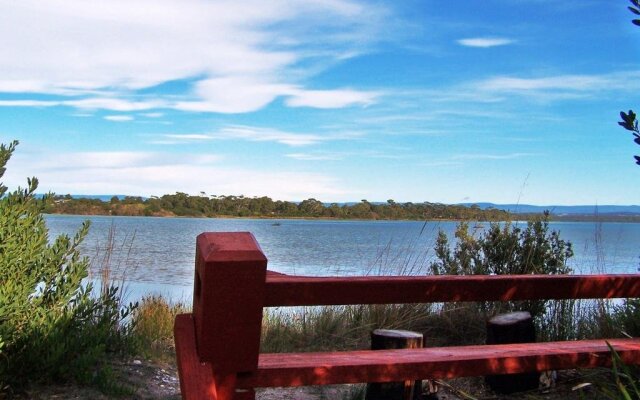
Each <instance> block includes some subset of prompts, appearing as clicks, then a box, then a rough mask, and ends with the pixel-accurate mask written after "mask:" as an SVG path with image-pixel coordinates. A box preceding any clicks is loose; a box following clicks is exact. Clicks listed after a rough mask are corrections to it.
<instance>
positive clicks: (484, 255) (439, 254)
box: [431, 213, 573, 317]
mask: <svg viewBox="0 0 640 400" xmlns="http://www.w3.org/2000/svg"><path fill="white" fill-rule="evenodd" d="M455 238H456V243H455V246H453V248H452V247H451V246H450V245H449V239H448V238H447V235H446V234H445V233H444V232H442V231H440V233H439V234H438V238H437V240H436V246H435V255H436V260H435V261H434V262H432V264H431V271H432V272H433V273H434V274H435V275H514V274H519V275H526V274H567V273H569V272H571V269H570V268H569V267H568V266H567V260H568V259H569V258H571V257H572V256H573V249H572V246H571V243H569V242H567V241H565V240H562V239H560V234H559V233H558V232H557V231H551V232H550V231H549V222H548V213H545V215H544V216H543V217H542V218H540V219H538V220H534V221H530V222H528V223H527V226H526V227H524V228H521V227H519V226H517V224H513V223H511V222H507V223H503V224H499V223H495V222H494V223H491V225H490V226H489V228H488V229H487V230H485V231H483V232H480V233H479V234H478V235H476V234H474V233H471V232H469V224H468V223H466V222H463V223H460V224H459V225H458V227H457V229H456V232H455ZM547 303H548V302H545V301H534V302H510V303H507V304H497V305H494V306H493V307H496V306H497V307H500V308H502V309H498V310H496V309H490V310H489V311H491V312H496V311H512V310H525V311H529V312H531V314H532V315H534V316H536V317H540V316H542V315H543V314H544V312H545V310H546V305H547ZM486 306H487V305H484V308H485V310H487V308H486ZM503 307H504V308H503Z"/></svg>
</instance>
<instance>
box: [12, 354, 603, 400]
mask: <svg viewBox="0 0 640 400" xmlns="http://www.w3.org/2000/svg"><path fill="white" fill-rule="evenodd" d="M113 370H114V373H115V374H116V376H119V377H120V378H119V383H120V385H121V386H122V387H123V388H125V393H122V394H120V395H111V396H108V395H105V394H103V393H101V392H100V391H98V390H96V389H91V388H83V387H78V386H74V385H47V386H34V387H32V388H30V389H29V390H28V391H27V392H26V393H23V394H22V395H21V396H19V397H18V398H20V399H76V400H89V399H95V400H107V399H134V400H178V399H180V398H181V397H180V382H179V380H178V374H177V370H176V367H175V365H172V364H171V363H152V362H148V361H143V360H138V359H133V360H130V361H128V362H117V363H114V364H113ZM604 373H605V372H604V371H598V370H595V371H585V372H581V373H579V372H576V371H563V372H561V373H559V374H553V375H552V374H547V376H543V378H542V380H541V383H542V384H541V386H547V387H546V388H545V389H538V390H533V391H530V392H524V393H518V394H514V395H508V396H507V395H498V394H495V393H493V392H491V390H489V389H488V388H487V387H486V385H485V383H484V379H483V378H461V379H454V380H449V381H446V382H438V383H437V384H436V386H437V392H436V393H435V394H432V395H431V396H424V397H423V398H424V399H425V400H461V399H467V400H472V399H478V400H480V399H482V400H498V399H505V400H515V399H540V400H542V399H544V400H560V399H562V400H570V399H597V398H600V397H599V396H598V395H597V393H596V388H595V386H594V385H592V384H591V382H592V381H598V380H599V379H598V377H599V376H600V377H601V374H604ZM363 391H364V386H363V385H336V386H324V387H302V388H286V389H260V390H258V391H257V395H256V398H257V399H258V400H321V399H322V400H325V399H336V400H351V399H356V398H359V396H358V394H361V393H363Z"/></svg>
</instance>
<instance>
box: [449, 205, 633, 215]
mask: <svg viewBox="0 0 640 400" xmlns="http://www.w3.org/2000/svg"><path fill="white" fill-rule="evenodd" d="M473 204H476V205H477V206H478V207H480V208H481V209H483V210H484V209H487V208H491V207H493V208H497V209H498V210H505V211H509V212H512V213H515V214H526V213H541V212H543V211H545V210H549V212H551V213H552V214H555V215H593V214H596V213H598V214H615V215H640V206H612V205H602V206H600V205H598V206H596V205H579V206H554V205H549V206H532V205H529V204H493V203H462V204H460V205H463V206H471V205H473Z"/></svg>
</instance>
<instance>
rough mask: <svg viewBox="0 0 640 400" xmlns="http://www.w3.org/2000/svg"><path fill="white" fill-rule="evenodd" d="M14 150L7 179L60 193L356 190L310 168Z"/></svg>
mask: <svg viewBox="0 0 640 400" xmlns="http://www.w3.org/2000/svg"><path fill="white" fill-rule="evenodd" d="M35 154H37V153H31V156H26V155H25V154H16V156H15V158H14V159H12V168H11V174H10V175H9V176H6V177H5V178H8V180H6V183H7V184H8V185H10V186H18V185H23V184H24V182H22V180H23V179H24V178H23V177H24V176H31V175H37V176H38V177H39V178H40V181H41V182H42V183H41V185H40V189H41V190H43V191H49V190H50V191H53V192H56V193H84V194H104V193H123V194H131V195H142V196H149V195H162V194H167V193H174V192H176V191H181V192H186V193H191V194H196V193H199V192H200V191H202V190H205V191H207V192H209V191H211V188H215V191H216V193H219V194H244V195H250V196H253V195H260V196H265V195H266V196H270V197H272V198H274V199H284V200H302V199H305V198H308V197H315V198H320V199H326V200H327V201H337V200H339V199H341V198H344V197H350V194H351V193H352V192H351V191H350V190H349V189H346V188H344V187H343V185H342V184H341V182H340V181H339V180H337V179H335V178H333V177H330V176H327V175H324V174H320V173H309V172H292V171H271V170H264V169H248V168H226V167H225V166H223V165H221V164H220V163H218V162H217V161H219V159H220V158H219V157H218V156H215V155H213V156H202V155H199V154H184V155H175V154H170V153H153V152H88V153H82V152H74V153H61V154H57V155H55V156H50V154H49V153H47V157H37V159H38V160H39V161H37V162H34V161H33V159H32V157H33V156H34V155H35Z"/></svg>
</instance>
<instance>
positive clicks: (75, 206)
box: [46, 192, 509, 221]
mask: <svg viewBox="0 0 640 400" xmlns="http://www.w3.org/2000/svg"><path fill="white" fill-rule="evenodd" d="M54 200H55V202H54V203H52V204H51V205H50V206H49V207H47V209H46V211H47V212H49V213H58V214H76V215H92V214H95V215H134V216H137V215H146V216H169V215H176V216H181V217H219V216H227V217H267V218H336V219H383V220H397V219H405V220H422V221H423V220H427V219H428V220H451V219H455V220H474V221H503V220H505V219H507V218H508V217H509V213H508V212H506V211H503V210H498V209H495V208H488V209H484V210H483V209H481V208H480V207H479V206H477V205H473V206H471V207H466V206H461V205H444V204H437V203H429V202H424V203H396V202H395V201H393V200H387V202H386V203H382V204H381V203H370V202H368V201H367V200H362V201H361V202H360V203H356V204H342V205H339V204H336V203H332V204H330V205H325V204H324V203H323V202H321V201H320V200H316V199H313V198H311V199H306V200H303V201H301V202H300V203H294V202H289V201H281V200H277V201H274V200H272V199H271V198H269V197H266V196H262V197H245V196H210V197H207V196H205V195H204V194H201V195H199V196H190V195H188V194H186V193H182V192H178V193H176V194H166V195H164V196H162V197H151V198H148V199H142V198H140V197H129V196H127V197H125V198H124V199H123V200H120V199H118V198H117V197H113V198H111V200H110V201H108V202H104V201H101V200H98V199H84V198H83V199H74V198H72V197H71V196H69V195H66V196H58V197H56V198H55V199H54Z"/></svg>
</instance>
